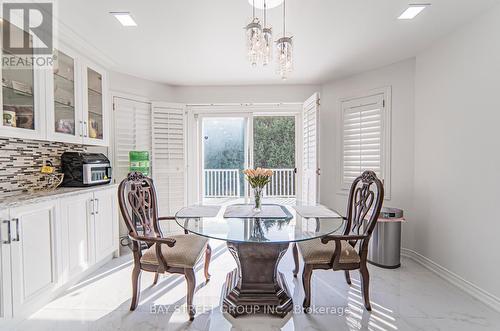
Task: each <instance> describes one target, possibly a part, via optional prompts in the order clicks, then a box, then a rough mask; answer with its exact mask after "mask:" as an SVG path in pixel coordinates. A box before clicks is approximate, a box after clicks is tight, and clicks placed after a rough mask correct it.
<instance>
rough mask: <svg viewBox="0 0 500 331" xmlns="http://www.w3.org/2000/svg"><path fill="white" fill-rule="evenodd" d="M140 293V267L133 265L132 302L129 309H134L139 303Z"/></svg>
mask: <svg viewBox="0 0 500 331" xmlns="http://www.w3.org/2000/svg"><path fill="white" fill-rule="evenodd" d="M140 294H141V267H140V266H138V265H134V269H133V270H132V302H131V303H130V310H135V308H137V305H138V304H139V295H140Z"/></svg>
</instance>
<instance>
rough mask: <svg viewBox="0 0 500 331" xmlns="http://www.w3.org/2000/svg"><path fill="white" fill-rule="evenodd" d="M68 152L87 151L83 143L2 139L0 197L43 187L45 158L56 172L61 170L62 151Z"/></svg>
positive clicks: (45, 179)
mask: <svg viewBox="0 0 500 331" xmlns="http://www.w3.org/2000/svg"><path fill="white" fill-rule="evenodd" d="M65 151H75V152H86V151H87V148H86V147H85V146H83V145H74V144H65V143H59V142H50V141H36V140H26V139H15V138H0V198H1V197H5V196H9V195H14V194H19V193H22V192H32V191H36V190H41V189H43V188H45V187H46V185H47V178H46V176H47V175H44V174H42V173H40V168H41V167H42V165H43V164H44V162H45V161H46V160H48V161H51V162H52V164H53V165H54V167H55V168H56V171H57V172H59V171H60V170H61V158H60V156H61V154H62V153H63V152H65Z"/></svg>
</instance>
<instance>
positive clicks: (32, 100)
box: [0, 21, 45, 139]
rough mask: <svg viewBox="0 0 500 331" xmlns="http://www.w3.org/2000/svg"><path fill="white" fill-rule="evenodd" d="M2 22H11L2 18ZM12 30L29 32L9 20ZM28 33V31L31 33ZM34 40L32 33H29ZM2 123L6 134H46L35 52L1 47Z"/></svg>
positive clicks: (1, 130)
mask: <svg viewBox="0 0 500 331" xmlns="http://www.w3.org/2000/svg"><path fill="white" fill-rule="evenodd" d="M2 24H3V25H5V24H10V23H9V22H7V21H2ZM10 29H11V34H12V35H15V36H18V38H23V37H24V36H26V35H27V34H28V33H27V32H24V31H23V30H21V29H20V28H18V27H16V26H15V25H13V24H10ZM28 35H29V34H28ZM28 38H29V40H30V43H31V44H32V43H33V38H32V36H31V35H29V36H28ZM2 55H3V57H2V71H1V75H2V90H1V100H2V125H1V126H0V133H1V134H2V135H3V136H8V137H18V138H33V139H41V138H43V136H44V133H45V132H44V130H45V127H44V123H45V118H44V113H43V111H44V107H41V102H40V98H41V97H43V93H40V89H41V88H42V87H43V84H41V78H42V77H43V75H42V74H41V70H39V69H37V67H36V65H35V64H34V63H33V53H31V54H23V55H17V54H12V53H9V52H8V51H7V50H5V49H2Z"/></svg>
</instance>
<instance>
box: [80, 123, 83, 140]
mask: <svg viewBox="0 0 500 331" xmlns="http://www.w3.org/2000/svg"><path fill="white" fill-rule="evenodd" d="M80 137H83V121H80Z"/></svg>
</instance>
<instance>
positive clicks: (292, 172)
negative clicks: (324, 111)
mask: <svg viewBox="0 0 500 331" xmlns="http://www.w3.org/2000/svg"><path fill="white" fill-rule="evenodd" d="M295 123H296V116H293V115H290V116H287V115H278V116H277V115H274V114H273V115H256V116H254V117H253V147H252V151H253V153H252V160H253V166H254V167H255V168H257V167H261V168H268V169H272V170H273V176H272V177H271V182H270V183H269V184H267V186H266V188H265V190H264V197H265V199H266V202H269V201H271V202H276V203H280V204H295V199H296V192H297V180H296V179H297V178H296V176H297V167H296V126H295Z"/></svg>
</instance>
